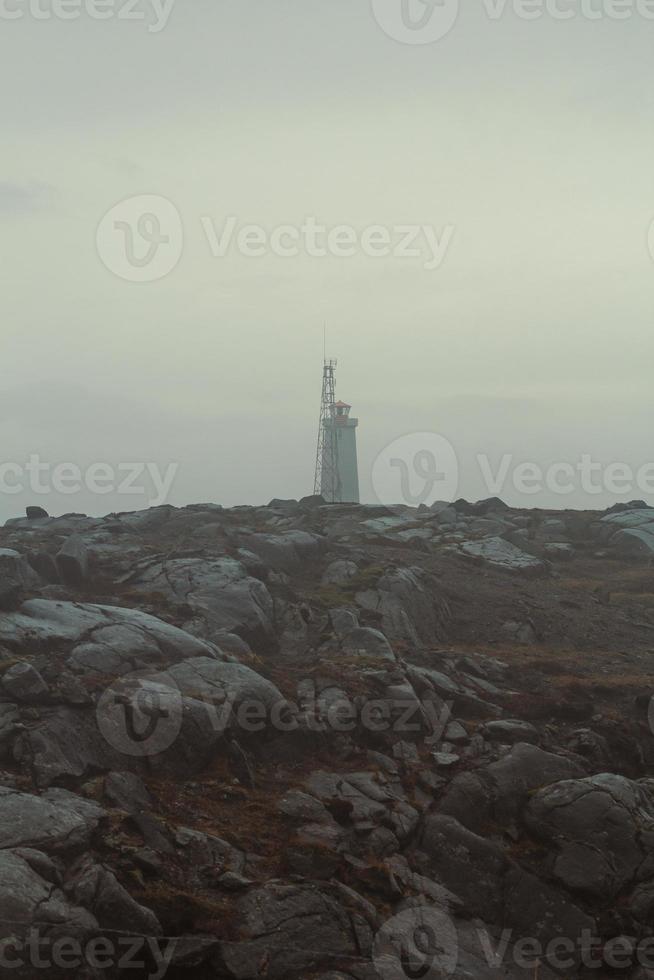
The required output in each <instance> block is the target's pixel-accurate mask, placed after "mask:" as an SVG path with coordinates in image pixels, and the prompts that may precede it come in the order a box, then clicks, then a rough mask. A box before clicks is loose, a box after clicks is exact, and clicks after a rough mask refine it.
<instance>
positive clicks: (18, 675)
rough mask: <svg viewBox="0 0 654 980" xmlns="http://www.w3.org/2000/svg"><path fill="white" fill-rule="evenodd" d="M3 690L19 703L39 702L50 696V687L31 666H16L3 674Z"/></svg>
mask: <svg viewBox="0 0 654 980" xmlns="http://www.w3.org/2000/svg"><path fill="white" fill-rule="evenodd" d="M2 688H3V689H4V690H5V691H6V692H7V694H8V695H9V696H10V697H12V698H15V699H16V700H17V701H27V702H30V701H39V700H42V699H43V698H44V697H45V696H46V695H47V694H48V685H47V684H46V683H45V681H44V680H43V678H42V677H41V675H40V674H39V672H38V670H36V669H35V668H34V667H33V666H32V665H31V664H28V663H25V662H22V663H18V664H14V665H13V666H12V667H10V668H9V670H6V671H5V672H4V674H2Z"/></svg>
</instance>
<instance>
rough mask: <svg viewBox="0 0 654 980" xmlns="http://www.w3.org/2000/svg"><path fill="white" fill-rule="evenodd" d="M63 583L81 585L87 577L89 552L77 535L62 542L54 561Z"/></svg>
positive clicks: (72, 535)
mask: <svg viewBox="0 0 654 980" xmlns="http://www.w3.org/2000/svg"><path fill="white" fill-rule="evenodd" d="M55 561H56V564H57V569H58V571H59V574H60V576H61V579H62V581H63V582H65V583H66V584H67V585H76V586H79V585H82V583H83V582H86V581H87V579H88V577H89V552H88V549H87V547H86V544H85V543H84V539H83V538H82V537H81V535H79V534H71V536H70V537H69V538H67V539H66V541H64V543H63V545H62V546H61V549H60V550H59V552H58V553H57V557H56V559H55Z"/></svg>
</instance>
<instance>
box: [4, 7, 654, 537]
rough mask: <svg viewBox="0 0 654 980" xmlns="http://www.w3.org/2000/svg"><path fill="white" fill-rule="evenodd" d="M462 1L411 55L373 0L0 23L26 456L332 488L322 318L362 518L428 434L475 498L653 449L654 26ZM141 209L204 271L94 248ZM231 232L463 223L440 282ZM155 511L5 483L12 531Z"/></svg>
mask: <svg viewBox="0 0 654 980" xmlns="http://www.w3.org/2000/svg"><path fill="white" fill-rule="evenodd" d="M19 2H20V0H6V3H5V4H4V9H6V8H13V7H15V5H16V4H17V3H19ZM120 2H121V0H116V4H117V5H118V6H120ZM397 2H398V4H399V2H400V0H397ZM414 2H416V3H419V2H420V0H414ZM463 2H464V3H465V6H464V7H462V9H461V12H460V16H459V20H458V22H457V24H456V25H455V27H454V28H453V30H452V31H451V32H450V33H449V34H448V35H447V36H446V37H444V38H442V39H441V40H439V41H437V42H435V43H432V44H425V45H412V44H402V43H400V42H398V41H397V40H394V39H393V38H391V37H389V36H387V34H386V33H384V31H383V30H382V29H381V27H380V25H379V24H378V23H377V22H376V20H375V18H374V16H373V13H372V10H371V6H370V2H369V0H268V2H265V3H264V2H263V0H260V2H257V3H255V2H253V0H231V2H225V0H177V2H176V4H175V5H174V7H173V9H172V13H171V15H170V19H169V21H168V23H167V24H166V26H165V27H164V28H163V29H162V30H161V31H159V32H158V33H152V32H150V31H149V30H148V26H147V22H143V21H119V20H117V19H116V18H113V19H108V20H104V21H95V20H92V19H90V18H89V17H88V16H85V15H84V14H82V16H81V17H80V18H79V19H78V20H74V21H73V20H71V21H62V20H57V19H52V20H38V19H36V18H35V17H34V16H33V15H32V14H29V13H26V14H25V16H24V17H22V18H20V19H15V20H2V19H1V18H0V54H1V59H0V64H1V66H2V67H1V68H0V71H1V72H2V75H3V84H2V87H1V89H0V102H1V106H2V111H1V116H0V118H1V119H2V133H3V140H2V143H3V150H2V155H1V157H0V260H1V267H2V274H3V275H2V278H3V283H2V293H1V296H2V321H1V322H2V331H3V345H2V353H3V357H2V367H3V384H2V389H1V391H0V439H1V443H0V446H1V449H0V458H1V459H2V461H4V462H7V461H10V462H15V463H17V464H19V465H22V464H23V463H25V461H26V460H27V459H28V457H29V456H30V455H31V454H37V455H38V456H39V457H40V458H41V459H42V460H45V461H47V462H49V463H50V464H51V465H55V464H57V463H61V462H71V463H75V464H77V465H79V466H80V467H82V468H83V467H88V466H89V465H90V464H91V463H98V462H106V463H108V464H111V465H113V466H118V465H119V464H122V463H134V462H139V461H142V462H148V461H150V462H156V463H157V464H158V465H160V466H161V467H162V469H164V468H165V467H166V466H167V465H168V464H170V463H175V464H178V466H179V470H178V474H177V477H176V480H175V482H174V485H173V489H172V492H171V494H170V497H169V502H171V503H173V504H176V505H181V504H185V503H191V502H196V501H206V500H212V501H216V502H219V503H222V504H224V505H233V504H237V503H262V502H266V501H267V500H269V499H270V498H272V497H299V496H302V495H304V494H305V493H310V492H311V491H312V484H313V465H314V455H315V443H316V435H317V422H318V409H319V396H320V379H321V365H322V354H323V351H322V343H323V339H322V331H323V322H324V321H325V320H326V321H327V323H328V353H329V354H330V355H331V356H334V357H338V359H339V368H338V372H337V394H338V396H340V397H342V398H343V399H345V400H346V401H348V402H351V403H352V405H353V414H356V415H357V416H358V418H359V420H360V427H359V430H358V438H359V457H360V459H359V463H360V482H361V490H362V495H363V499H365V500H366V501H370V502H373V501H374V500H375V490H374V487H373V486H372V483H371V468H372V464H373V461H374V460H375V458H376V457H377V455H378V454H379V453H380V452H381V451H382V450H383V448H384V447H385V446H386V445H387V444H388V443H390V442H392V441H393V440H395V439H397V438H398V437H401V436H403V435H405V434H409V433H415V432H436V433H439V434H441V435H442V436H444V437H446V438H447V439H448V440H449V441H450V442H451V443H452V445H453V446H454V447H455V450H456V453H457V456H458V457H459V462H460V466H461V480H460V485H459V487H458V492H459V494H460V495H464V496H467V497H468V498H472V499H476V498H478V497H483V496H487V495H488V493H487V491H486V489H485V488H484V486H483V485H482V484H481V482H480V478H479V474H478V468H477V466H476V464H475V457H476V456H477V454H481V453H484V454H487V455H488V456H489V458H490V459H491V461H493V465H495V464H497V463H498V461H499V460H500V459H501V457H503V456H506V455H509V456H511V458H512V460H513V461H514V462H515V463H516V464H518V463H524V462H535V463H538V464H540V465H541V466H543V467H547V466H549V465H550V464H551V463H553V462H559V461H569V462H571V463H573V464H574V463H576V461H577V460H579V459H580V458H581V457H582V456H583V455H586V454H588V455H591V456H592V457H593V459H595V460H599V461H602V462H603V463H605V464H607V463H611V462H626V463H629V464H630V465H632V466H633V467H634V468H638V467H640V466H642V465H643V464H645V463H647V462H650V461H652V460H654V440H653V439H652V421H651V420H652V411H651V403H652V380H651V377H652V364H653V362H654V358H653V354H654V335H653V331H652V319H653V312H654V261H653V260H652V257H651V256H650V254H649V250H648V228H649V225H650V222H651V221H652V219H653V218H654V128H653V127H652V117H653V108H654V85H652V71H653V70H652V50H653V44H654V21H647V20H644V19H643V18H642V17H641V16H639V15H638V14H637V13H635V12H634V13H633V16H631V17H630V18H629V19H626V20H621V21H618V20H614V19H611V18H609V17H604V18H603V19H600V20H596V21H590V20H588V19H586V18H584V17H583V16H581V15H578V16H575V17H574V18H572V19H570V20H566V21H557V20H554V19H553V18H552V17H550V16H548V15H544V16H543V17H542V18H540V19H538V20H533V21H526V20H522V19H520V18H519V17H518V16H516V15H515V13H514V12H513V11H512V10H511V9H507V10H506V12H505V13H504V15H503V16H502V17H501V18H500V19H499V20H491V19H489V17H488V15H487V13H486V12H485V10H484V6H483V3H482V2H481V0H480V2H478V3H477V2H475V0H463ZM41 3H42V4H43V5H44V6H47V5H48V0H41ZM568 3H569V5H570V6H571V7H573V8H574V9H576V10H579V9H580V7H581V4H580V3H577V4H575V3H573V0H568ZM597 4H598V6H601V4H600V0H597ZM26 5H27V0H26V3H25V6H26ZM138 9H140V10H143V11H144V12H149V11H150V9H151V8H150V7H149V6H148V3H147V0H140V7H139V8H138ZM136 195H160V196H163V197H164V198H166V199H168V200H169V201H171V202H172V203H173V204H174V206H175V207H176V208H177V209H178V211H179V213H180V215H181V219H182V223H183V228H184V248H183V252H182V255H181V258H180V261H179V264H178V265H177V266H176V268H174V269H173V271H172V272H170V274H169V275H167V276H166V277H165V278H163V279H160V280H157V281H154V282H143V283H141V282H128V281H125V280H123V279H121V278H120V277H118V276H116V275H115V274H114V273H112V272H111V271H110V270H109V269H108V268H107V267H106V266H105V264H103V261H102V260H101V257H100V256H99V255H98V250H97V247H96V231H97V228H98V225H99V223H100V222H101V220H102V218H103V216H104V215H105V214H106V212H107V211H108V210H109V209H110V208H112V207H113V206H114V205H115V204H117V203H118V202H120V201H122V200H124V199H126V198H130V197H133V196H136ZM230 215H233V216H235V217H236V218H237V219H238V222H239V223H240V224H243V225H245V224H257V225H261V226H263V227H265V228H267V229H273V228H275V227H276V226H278V225H281V224H283V225H291V226H295V227H299V226H301V225H302V224H303V222H304V221H305V220H306V218H307V216H313V217H315V218H316V219H317V220H318V221H319V222H323V223H324V224H325V225H327V226H330V227H331V226H336V225H341V224H342V225H351V226H353V227H355V228H357V229H364V228H366V227H367V226H370V225H382V226H387V227H391V228H392V227H394V226H397V225H407V224H414V223H415V224H418V225H429V226H431V227H433V228H435V229H436V230H437V231H438V232H439V233H440V232H441V231H442V230H443V229H444V228H446V227H448V226H452V227H453V229H454V231H453V237H452V241H451V243H450V245H449V249H448V251H447V254H446V256H445V259H444V261H443V263H442V265H441V266H440V267H439V268H437V269H431V270H428V269H425V268H424V267H423V260H422V259H421V258H418V259H410V258H397V257H393V256H389V257H387V258H378V257H376V258H373V257H368V256H365V255H361V254H357V255H355V256H354V257H351V258H339V257H334V256H328V257H323V258H317V257H311V256H306V255H301V256H299V257H297V258H283V257H279V256H277V255H265V256H263V257H259V258H254V257H250V256H245V255H240V254H238V252H235V251H232V252H230V253H229V254H228V255H226V256H225V257H223V258H219V257H214V256H213V255H212V254H211V250H210V247H209V245H208V242H207V239H206V236H205V233H204V230H203V225H202V219H203V218H205V219H206V218H209V219H210V220H211V221H212V222H213V223H214V224H215V226H216V228H217V229H218V230H219V229H220V228H221V227H222V225H223V223H224V222H225V220H226V219H227V217H228V216H230ZM501 495H502V496H503V497H504V498H505V499H506V500H507V501H508V502H510V503H512V504H516V505H523V506H561V507H564V506H575V507H603V506H606V505H607V504H610V503H613V502H615V500H616V499H630V498H631V497H641V496H643V493H642V492H640V491H639V490H638V489H635V490H634V492H633V493H628V494H626V495H623V496H615V495H614V494H611V493H609V492H602V493H600V494H598V495H594V496H592V497H590V496H589V495H588V494H587V493H586V492H585V491H584V490H583V489H582V488H580V487H578V488H576V489H575V491H574V493H572V494H568V495H566V496H563V497H562V496H560V495H557V494H553V493H552V492H551V491H550V490H548V489H547V488H545V489H544V490H543V491H542V492H539V493H537V494H535V495H531V496H529V498H526V497H525V496H524V495H521V494H520V493H519V492H518V491H516V489H515V488H514V487H512V486H507V487H506V488H505V489H504V492H502V494H501ZM147 502H148V500H146V499H144V495H134V494H132V495H130V494H118V493H114V492H112V493H110V494H106V495H97V494H91V493H89V492H87V491H84V492H81V493H75V494H70V495H61V494H54V493H51V494H49V495H44V496H41V497H38V499H37V498H36V497H35V495H34V493H33V492H32V491H31V490H29V489H26V490H25V492H21V493H20V494H7V493H6V492H2V493H0V520H4V519H6V518H8V517H13V516H18V515H20V514H21V513H22V512H23V509H24V507H25V505H26V504H29V503H37V504H41V505H42V506H45V507H46V508H47V509H48V510H50V511H51V512H52V513H62V512H65V511H83V512H86V513H91V514H103V513H107V512H109V511H112V510H130V509H136V508H138V507H141V506H145V505H146V504H147ZM649 502H650V503H651V504H654V492H653V493H652V494H650V496H649Z"/></svg>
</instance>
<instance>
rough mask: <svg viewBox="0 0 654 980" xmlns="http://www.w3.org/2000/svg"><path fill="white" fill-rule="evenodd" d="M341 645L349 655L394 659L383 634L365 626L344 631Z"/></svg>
mask: <svg viewBox="0 0 654 980" xmlns="http://www.w3.org/2000/svg"><path fill="white" fill-rule="evenodd" d="M342 645H343V651H344V652H345V653H347V654H349V655H350V656H355V657H371V658H373V659H378V660H392V661H394V660H395V654H394V653H393V650H392V649H391V645H390V643H389V642H388V640H387V639H386V637H385V636H384V634H383V633H380V632H379V630H374V629H370V628H369V627H366V626H362V627H358V628H357V629H353V630H350V632H349V633H346V635H345V636H344V637H343V640H342Z"/></svg>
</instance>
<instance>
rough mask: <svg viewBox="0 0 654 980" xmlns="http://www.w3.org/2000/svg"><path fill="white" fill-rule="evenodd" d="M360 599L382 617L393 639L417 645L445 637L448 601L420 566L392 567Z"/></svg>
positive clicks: (388, 635) (360, 601) (368, 608)
mask: <svg viewBox="0 0 654 980" xmlns="http://www.w3.org/2000/svg"><path fill="white" fill-rule="evenodd" d="M356 602H357V604H358V605H359V606H360V607H361V608H362V609H367V610H370V611H371V612H374V613H377V614H378V615H379V616H380V617H381V629H382V630H383V632H384V634H385V636H387V637H388V638H389V640H391V641H397V640H400V641H403V642H405V643H410V644H412V645H414V646H422V645H423V644H430V643H434V642H436V641H437V640H439V639H442V638H443V636H444V630H445V625H446V623H447V620H448V618H449V609H448V606H447V603H446V602H445V600H444V599H442V598H441V597H440V596H439V595H438V593H437V591H436V587H435V585H434V584H433V582H431V580H430V579H429V578H428V577H427V576H426V575H425V573H424V572H423V571H422V570H421V569H419V568H391V569H389V570H388V571H386V572H384V573H383V574H382V575H381V576H380V578H379V579H378V581H377V583H376V586H375V587H374V588H369V589H365V590H362V591H360V592H357V594H356Z"/></svg>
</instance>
